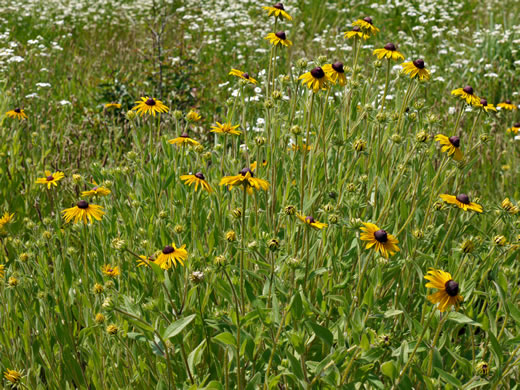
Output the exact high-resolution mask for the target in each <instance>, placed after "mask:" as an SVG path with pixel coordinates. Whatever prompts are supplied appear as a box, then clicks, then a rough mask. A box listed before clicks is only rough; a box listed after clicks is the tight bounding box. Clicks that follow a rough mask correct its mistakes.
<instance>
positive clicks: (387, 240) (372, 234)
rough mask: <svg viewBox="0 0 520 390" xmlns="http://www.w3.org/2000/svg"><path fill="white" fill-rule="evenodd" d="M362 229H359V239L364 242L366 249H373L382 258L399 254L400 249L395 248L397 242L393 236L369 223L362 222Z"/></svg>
mask: <svg viewBox="0 0 520 390" xmlns="http://www.w3.org/2000/svg"><path fill="white" fill-rule="evenodd" d="M363 225H365V226H364V227H362V228H361V230H362V231H363V233H361V235H360V238H361V240H362V241H366V242H367V244H366V246H365V248H366V249H370V248H372V247H374V249H375V251H376V252H380V253H381V254H382V255H383V256H384V257H386V258H388V254H390V256H392V255H394V254H395V253H396V252H399V251H400V249H399V247H398V246H397V244H398V243H399V241H398V240H397V238H395V237H394V236H393V235H391V234H388V233H387V232H386V231H385V230H382V229H379V227H378V226H377V225H375V224H373V223H370V222H363Z"/></svg>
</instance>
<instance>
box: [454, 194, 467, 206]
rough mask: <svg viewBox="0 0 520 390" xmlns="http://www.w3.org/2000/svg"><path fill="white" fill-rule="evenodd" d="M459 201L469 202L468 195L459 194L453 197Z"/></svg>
mask: <svg viewBox="0 0 520 390" xmlns="http://www.w3.org/2000/svg"><path fill="white" fill-rule="evenodd" d="M455 199H457V200H458V201H459V202H460V203H464V204H469V196H468V195H466V194H459V195H457V196H456V197H455Z"/></svg>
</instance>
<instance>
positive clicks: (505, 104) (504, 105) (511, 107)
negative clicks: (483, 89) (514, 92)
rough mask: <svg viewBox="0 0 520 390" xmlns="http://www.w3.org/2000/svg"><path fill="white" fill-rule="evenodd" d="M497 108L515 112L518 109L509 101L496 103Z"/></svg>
mask: <svg viewBox="0 0 520 390" xmlns="http://www.w3.org/2000/svg"><path fill="white" fill-rule="evenodd" d="M497 107H500V108H503V109H504V110H509V111H513V110H516V109H517V108H518V107H517V106H516V105H514V104H513V103H511V100H509V99H507V100H506V101H504V102H502V103H498V104H497Z"/></svg>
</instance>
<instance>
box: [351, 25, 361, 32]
mask: <svg viewBox="0 0 520 390" xmlns="http://www.w3.org/2000/svg"><path fill="white" fill-rule="evenodd" d="M352 31H355V32H360V31H361V27H359V26H354V27H352Z"/></svg>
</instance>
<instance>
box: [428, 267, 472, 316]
mask: <svg viewBox="0 0 520 390" xmlns="http://www.w3.org/2000/svg"><path fill="white" fill-rule="evenodd" d="M424 278H425V279H427V280H429V282H428V283H426V287H428V288H436V289H437V290H438V291H437V292H436V293H435V294H432V295H428V300H429V301H430V302H431V303H433V304H434V305H435V304H437V303H438V304H439V306H437V308H438V309H439V311H441V312H444V311H446V309H449V308H450V307H452V306H457V305H458V304H459V302H462V301H463V298H462V296H461V295H459V284H458V283H457V282H455V281H454V280H453V279H452V278H451V275H450V274H449V273H448V272H444V271H442V270H440V269H438V270H436V269H433V268H430V270H429V271H428V274H427V275H426V276H425V277H424Z"/></svg>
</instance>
